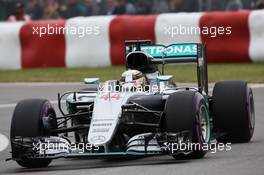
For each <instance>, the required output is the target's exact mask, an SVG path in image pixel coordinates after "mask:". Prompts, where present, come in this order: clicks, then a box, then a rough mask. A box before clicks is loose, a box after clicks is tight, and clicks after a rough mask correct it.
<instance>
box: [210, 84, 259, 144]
mask: <svg viewBox="0 0 264 175" xmlns="http://www.w3.org/2000/svg"><path fill="white" fill-rule="evenodd" d="M213 121H214V127H215V128H216V130H217V131H218V132H220V133H224V135H223V136H221V137H219V138H217V141H218V142H223V143H227V142H231V143H243V142H249V141H250V140H251V138H252V136H253V133H254V128H255V111H254V98H253V93H252V90H251V88H250V87H249V86H248V84H247V82H244V81H222V82H218V83H216V84H215V87H214V90H213Z"/></svg>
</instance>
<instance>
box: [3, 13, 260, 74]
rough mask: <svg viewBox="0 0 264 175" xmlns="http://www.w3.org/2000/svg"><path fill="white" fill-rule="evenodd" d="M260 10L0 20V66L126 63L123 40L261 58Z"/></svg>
mask: <svg viewBox="0 0 264 175" xmlns="http://www.w3.org/2000/svg"><path fill="white" fill-rule="evenodd" d="M263 21H264V10H254V11H246V10H241V11H237V12H208V13H168V14H160V15H148V16H129V15H122V16H91V17H75V18H70V19H67V20H52V21H32V22H27V23H24V22H15V23H10V22H0V69H23V68H38V67H97V66H109V65H122V64H124V63H125V59H124V55H125V47H124V41H125V40H129V39H150V40H152V41H153V43H156V44H165V45H168V44H171V43H192V42H203V43H205V44H206V45H207V55H208V62H209V63H220V62H222V63H229V62H232V63H237V62H264V49H262V45H263V42H264V30H263V29H264V23H263Z"/></svg>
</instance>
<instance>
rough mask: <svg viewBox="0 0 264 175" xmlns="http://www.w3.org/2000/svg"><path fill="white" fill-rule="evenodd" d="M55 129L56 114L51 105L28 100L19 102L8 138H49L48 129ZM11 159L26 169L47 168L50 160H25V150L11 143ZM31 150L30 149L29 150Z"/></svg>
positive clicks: (38, 100)
mask: <svg viewBox="0 0 264 175" xmlns="http://www.w3.org/2000/svg"><path fill="white" fill-rule="evenodd" d="M55 128H57V122H56V114H55V111H54V109H53V107H52V106H51V104H50V103H49V102H48V101H47V100H44V99H28V100H22V101H20V102H19V103H18V104H17V106H16V108H15V110H14V113H13V118H12V121H11V130H10V137H11V140H13V139H14V138H15V137H16V136H21V137H40V136H50V135H51V133H50V132H49V131H48V129H55ZM11 148H12V157H13V158H15V159H17V161H16V162H17V163H18V164H19V165H20V166H22V167H26V168H41V167H47V166H48V165H49V164H50V163H51V159H27V158H26V157H25V156H24V154H25V153H27V152H28V151H32V150H27V149H21V147H18V146H17V145H16V144H13V143H12V142H11ZM30 149H31V148H30Z"/></svg>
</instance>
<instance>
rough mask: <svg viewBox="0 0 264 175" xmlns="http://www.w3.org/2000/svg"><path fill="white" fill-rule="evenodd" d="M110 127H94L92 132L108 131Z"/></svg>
mask: <svg viewBox="0 0 264 175" xmlns="http://www.w3.org/2000/svg"><path fill="white" fill-rule="evenodd" d="M108 131H109V128H94V129H93V130H92V133H98V132H108Z"/></svg>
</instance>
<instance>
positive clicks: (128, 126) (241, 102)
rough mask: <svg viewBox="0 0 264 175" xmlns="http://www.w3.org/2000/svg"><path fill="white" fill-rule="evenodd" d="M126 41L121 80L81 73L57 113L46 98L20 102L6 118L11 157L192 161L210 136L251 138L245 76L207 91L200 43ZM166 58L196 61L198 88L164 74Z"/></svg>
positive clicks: (32, 161)
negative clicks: (78, 86) (81, 80)
mask: <svg viewBox="0 0 264 175" xmlns="http://www.w3.org/2000/svg"><path fill="white" fill-rule="evenodd" d="M125 46H126V58H125V59H126V71H125V72H124V73H123V74H122V76H121V78H120V79H119V80H109V81H105V82H101V81H100V80H99V79H98V78H86V79H85V83H86V84H87V89H84V90H79V91H75V92H66V93H63V94H58V109H59V111H60V112H61V115H60V116H57V115H56V113H55V110H54V108H53V107H52V105H51V104H50V102H49V101H48V100H45V99H26V100H22V101H20V102H19V103H18V104H17V106H16V108H15V111H14V113H13V118H12V123H11V133H10V137H11V148H12V158H10V159H12V160H15V161H16V162H17V163H18V164H19V165H21V166H23V167H27V168H36V167H46V166H48V165H49V164H50V162H51V161H52V160H53V159H56V158H72V157H102V158H105V157H114V156H118V157H119V156H131V157H132V156H133V157H134V156H136V157H138V156H139V157H141V156H158V155H171V156H173V157H174V158H176V159H191V158H202V157H204V155H205V154H206V152H208V151H210V149H208V148H211V147H210V144H211V141H212V140H214V139H216V140H217V141H218V142H219V143H225V144H228V143H235V142H249V141H250V139H251V137H252V135H253V132H254V117H255V116H254V100H253V93H252V90H251V88H250V87H249V86H248V84H247V83H246V82H244V81H222V82H218V83H216V84H215V86H214V89H213V92H212V94H211V95H210V94H209V93H208V78H207V59H206V48H205V46H204V45H202V44H199V43H188V44H172V45H169V46H164V45H151V43H150V41H142V40H140V41H127V42H126V43H125ZM168 63H196V64H197V80H198V86H197V87H180V86H178V85H177V84H176V83H175V82H174V81H173V77H172V76H171V75H164V66H165V64H168ZM158 65H160V67H161V71H160V70H159V69H158ZM65 104H66V105H65Z"/></svg>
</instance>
